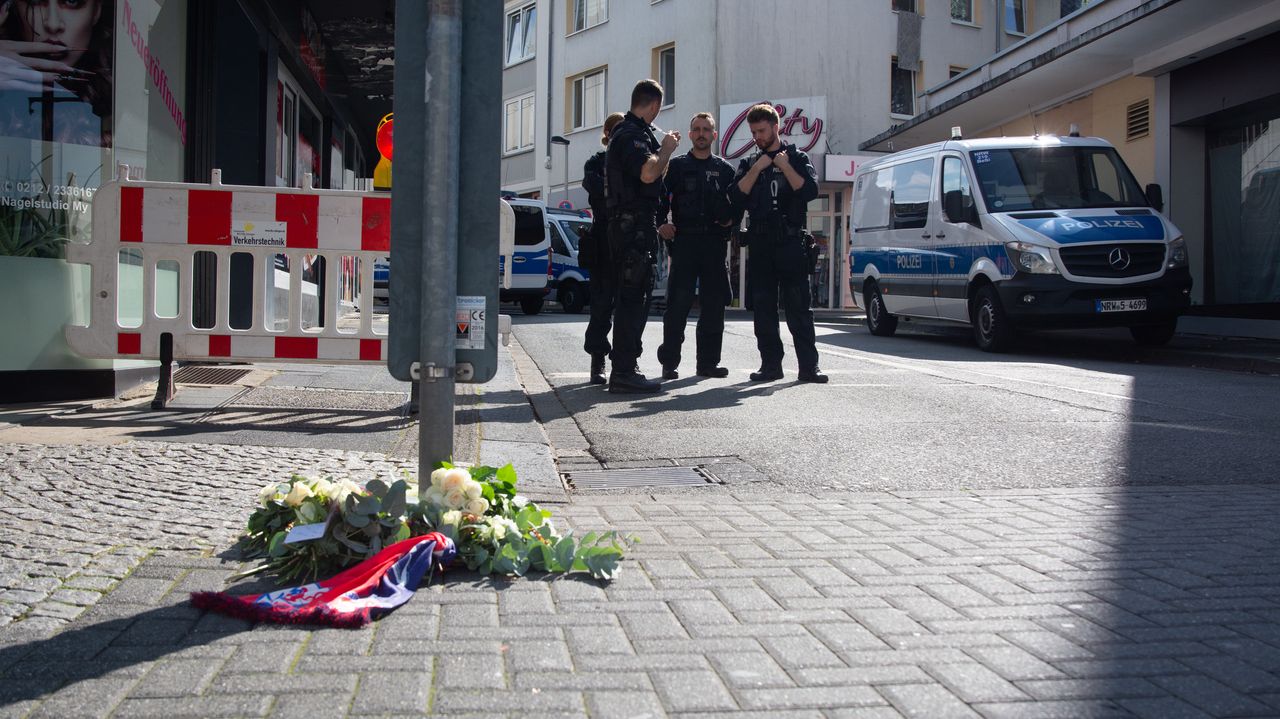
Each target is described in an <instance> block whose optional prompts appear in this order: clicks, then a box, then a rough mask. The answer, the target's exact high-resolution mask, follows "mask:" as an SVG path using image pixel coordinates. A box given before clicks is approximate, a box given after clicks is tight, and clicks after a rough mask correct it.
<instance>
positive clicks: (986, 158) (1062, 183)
mask: <svg viewBox="0 0 1280 719" xmlns="http://www.w3.org/2000/svg"><path fill="white" fill-rule="evenodd" d="M969 155H970V157H971V158H972V159H973V167H974V170H975V171H976V172H977V175H978V186H979V187H981V188H982V196H983V198H984V199H985V200H986V201H987V210H988V211H989V212H1016V211H1018V210H1074V209H1081V208H1086V207H1146V206H1147V198H1146V196H1145V195H1143V193H1142V189H1141V188H1140V187H1138V182H1137V180H1135V179H1133V174H1132V173H1130V172H1129V168H1128V167H1126V166H1125V164H1124V161H1123V160H1121V159H1120V156H1119V155H1118V154H1116V151H1115V150H1114V149H1112V148H1109V147H1019V148H1012V149H999V150H973V151H971V152H970V153H969Z"/></svg>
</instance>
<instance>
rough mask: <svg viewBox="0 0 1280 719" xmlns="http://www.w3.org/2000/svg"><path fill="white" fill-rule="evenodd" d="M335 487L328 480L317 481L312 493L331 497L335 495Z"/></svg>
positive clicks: (312, 485)
mask: <svg viewBox="0 0 1280 719" xmlns="http://www.w3.org/2000/svg"><path fill="white" fill-rule="evenodd" d="M333 489H334V485H333V482H330V481H329V480H327V479H317V480H316V481H315V482H312V484H311V491H312V492H313V493H314V494H318V495H320V496H322V497H330V496H332V495H333Z"/></svg>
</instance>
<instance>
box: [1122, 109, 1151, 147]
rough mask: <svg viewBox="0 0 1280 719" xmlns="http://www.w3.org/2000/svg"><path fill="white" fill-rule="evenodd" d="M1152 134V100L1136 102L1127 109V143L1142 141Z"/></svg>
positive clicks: (1125, 134)
mask: <svg viewBox="0 0 1280 719" xmlns="http://www.w3.org/2000/svg"><path fill="white" fill-rule="evenodd" d="M1150 134H1151V100H1142V101H1141V102H1135V103H1133V104H1132V105H1130V106H1129V107H1127V108H1126V109H1125V124H1124V139H1125V142H1133V141H1134V140H1140V139H1142V138H1144V137H1146V136H1147V135H1150Z"/></svg>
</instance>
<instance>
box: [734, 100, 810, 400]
mask: <svg viewBox="0 0 1280 719" xmlns="http://www.w3.org/2000/svg"><path fill="white" fill-rule="evenodd" d="M747 124H748V125H749V126H750V127H751V137H752V139H754V140H755V144H756V149H757V151H756V152H755V153H754V154H752V155H750V156H749V157H746V158H744V159H743V160H742V162H741V163H740V164H739V165H738V174H737V177H736V178H735V182H734V184H733V185H732V186H731V187H730V188H729V193H730V198H731V199H732V200H733V201H734V204H735V206H736V208H737V209H738V211H739V213H741V212H742V211H745V212H746V213H747V214H748V216H749V217H750V219H749V224H748V225H747V235H746V238H747V248H748V250H749V252H750V256H749V261H748V268H747V271H748V276H749V279H750V282H751V300H752V305H753V307H752V311H753V315H754V316H753V319H754V324H755V332H756V346H757V347H758V348H759V350H760V369H759V371H757V372H753V373H751V381H753V382H771V381H773V380H779V379H782V355H783V351H782V338H781V337H780V336H779V334H778V294H779V292H781V294H782V307H783V310H784V311H785V312H786V316H787V328H788V329H790V330H791V338H792V340H794V341H795V345H796V359H797V360H798V361H799V364H800V372H799V379H800V381H801V382H819V383H822V382H826V381H827V376H826V375H825V374H823V373H822V371H821V370H820V369H819V368H818V348H817V342H816V339H815V333H814V329H813V310H812V309H810V307H809V305H810V298H809V274H810V272H811V271H812V270H813V262H812V261H811V260H810V257H811V255H810V253H809V250H810V248H809V247H808V246H807V244H806V239H807V233H806V232H805V231H804V229H805V213H806V210H807V206H808V204H809V201H810V200H812V199H813V198H815V197H817V196H818V174H817V172H815V171H814V169H813V165H812V164H810V162H809V156H808V155H806V154H805V153H803V152H801V151H800V150H799V149H797V148H796V147H795V146H794V145H790V144H787V143H784V142H782V140H781V138H780V137H779V136H778V112H777V111H776V110H774V109H773V106H772V105H769V104H765V103H762V104H759V105H756V106H754V107H752V108H751V109H750V110H749V111H748V112H747Z"/></svg>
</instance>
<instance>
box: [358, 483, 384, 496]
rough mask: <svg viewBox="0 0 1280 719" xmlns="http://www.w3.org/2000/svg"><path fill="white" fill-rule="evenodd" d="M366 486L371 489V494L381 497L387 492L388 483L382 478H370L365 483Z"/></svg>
mask: <svg viewBox="0 0 1280 719" xmlns="http://www.w3.org/2000/svg"><path fill="white" fill-rule="evenodd" d="M364 488H365V489H367V490H369V493H370V494H372V495H375V496H378V497H381V496H383V495H385V494H386V493H387V483H386V482H384V481H382V480H381V479H371V480H369V481H368V482H366V483H365V485H364Z"/></svg>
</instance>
